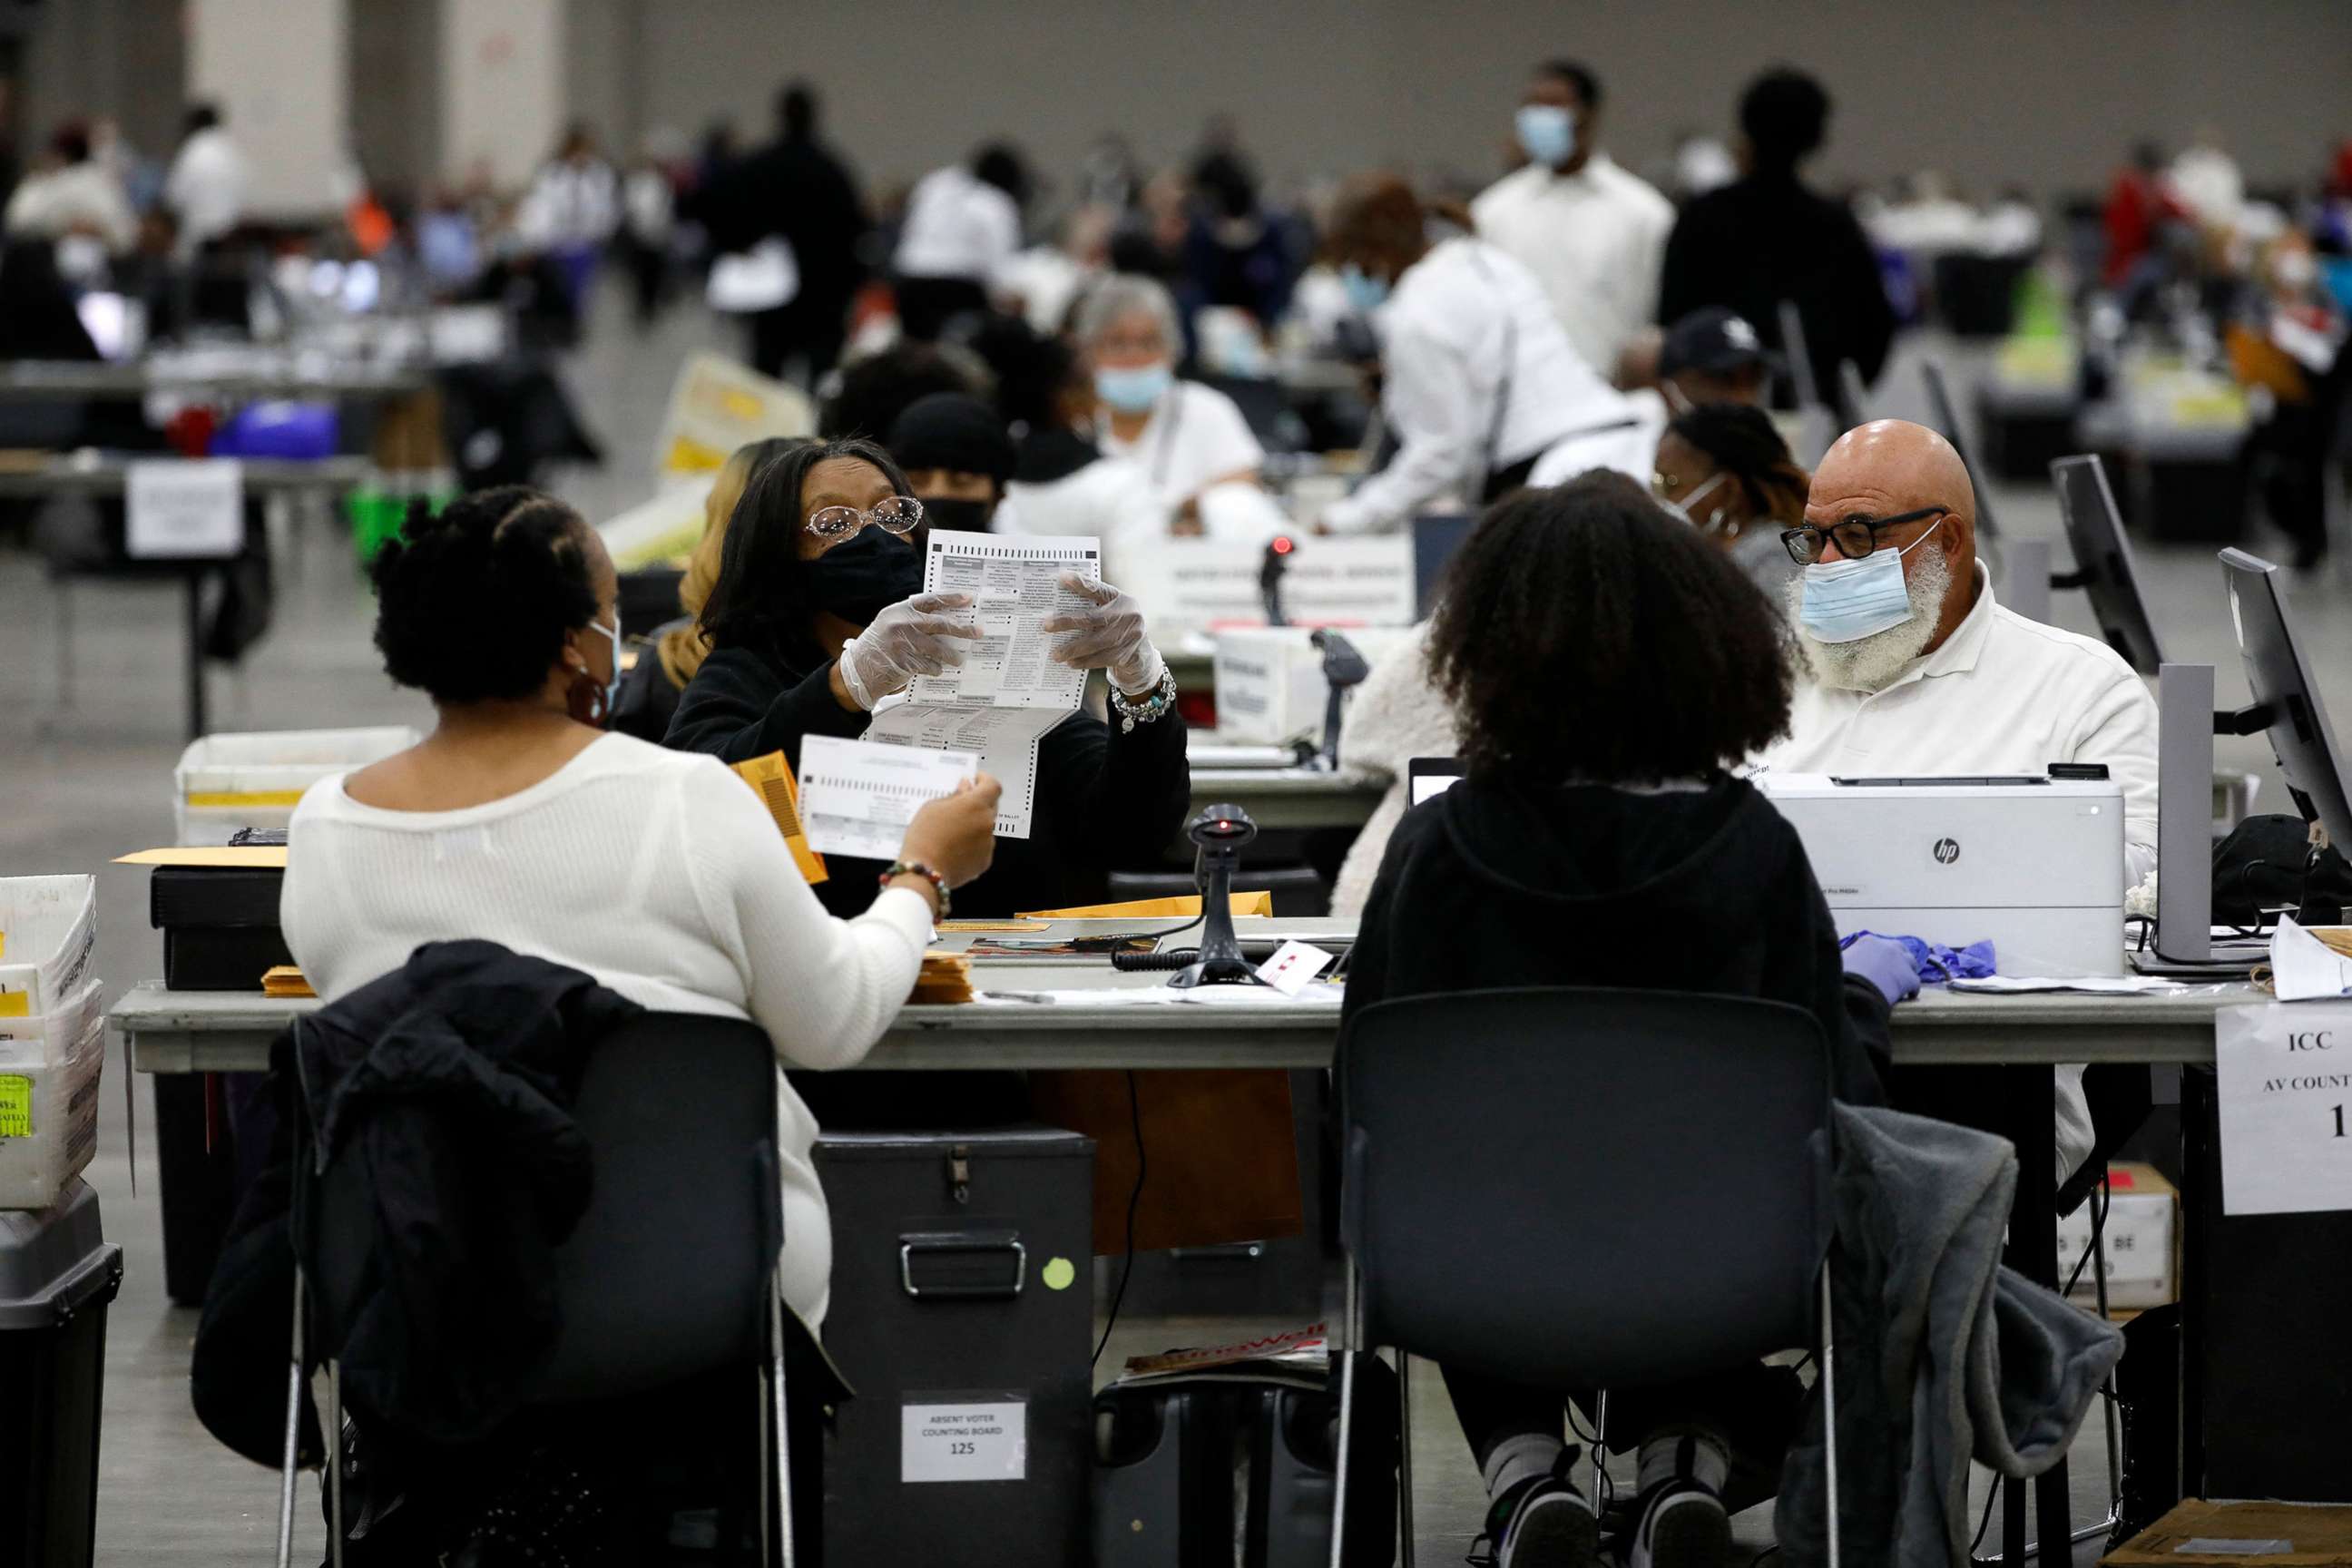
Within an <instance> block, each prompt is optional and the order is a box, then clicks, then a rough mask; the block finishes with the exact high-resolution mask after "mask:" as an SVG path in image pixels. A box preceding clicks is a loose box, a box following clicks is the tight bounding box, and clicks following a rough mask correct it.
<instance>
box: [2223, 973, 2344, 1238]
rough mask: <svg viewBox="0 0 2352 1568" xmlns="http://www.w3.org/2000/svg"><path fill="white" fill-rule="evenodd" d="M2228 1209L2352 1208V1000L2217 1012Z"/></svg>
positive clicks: (2225, 1202) (2255, 1212) (2293, 1211)
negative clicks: (2347, 1001) (2348, 1001)
mask: <svg viewBox="0 0 2352 1568" xmlns="http://www.w3.org/2000/svg"><path fill="white" fill-rule="evenodd" d="M2214 1031H2215V1032H2214V1039H2213V1065H2214V1073H2215V1089H2216V1093H2215V1100H2216V1107H2217V1110H2218V1121H2219V1127H2220V1131H2221V1212H2222V1213H2223V1214H2226V1215H2258V1214H2315V1213H2322V1212H2328V1211H2334V1210H2337V1209H2352V1003H2333V1002H2273V1003H2271V1004H2269V1005H2265V1006H2256V1007H2225V1008H2223V1009H2222V1010H2221V1012H2220V1013H2218V1014H2217V1015H2215V1016H2214Z"/></svg>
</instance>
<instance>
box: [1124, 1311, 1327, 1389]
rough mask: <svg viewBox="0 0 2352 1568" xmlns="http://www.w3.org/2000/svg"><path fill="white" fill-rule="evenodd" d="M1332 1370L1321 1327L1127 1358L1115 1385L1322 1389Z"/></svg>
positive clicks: (1324, 1333)
mask: <svg viewBox="0 0 2352 1568" xmlns="http://www.w3.org/2000/svg"><path fill="white" fill-rule="evenodd" d="M1330 1369H1331V1342H1330V1338H1329V1335H1328V1331H1326V1329H1325V1328H1324V1326H1323V1325H1322V1324H1321V1323H1317V1324H1316V1325H1315V1326H1314V1327H1312V1328H1306V1329H1294V1330H1291V1331H1289V1332H1287V1333H1278V1334H1268V1335H1266V1336H1265V1338H1264V1339H1257V1340H1247V1341H1244V1342H1242V1343H1239V1344H1231V1345H1214V1346H1209V1347H1204V1348H1202V1349H1198V1350H1171V1351H1163V1352H1160V1354H1158V1355H1139V1356H1130V1357H1129V1359H1128V1363H1127V1370H1126V1371H1124V1372H1122V1373H1119V1375H1118V1382H1119V1383H1120V1384H1122V1385H1123V1386H1127V1387H1134V1386H1137V1385H1139V1384H1142V1385H1149V1384H1161V1383H1179V1382H1192V1381H1198V1380H1202V1379H1232V1380H1234V1381H1237V1382H1249V1383H1287V1382H1296V1383H1298V1384H1301V1385H1302V1386H1306V1387H1311V1388H1321V1387H1322V1386H1324V1379H1325V1378H1327V1377H1328V1375H1329V1373H1330Z"/></svg>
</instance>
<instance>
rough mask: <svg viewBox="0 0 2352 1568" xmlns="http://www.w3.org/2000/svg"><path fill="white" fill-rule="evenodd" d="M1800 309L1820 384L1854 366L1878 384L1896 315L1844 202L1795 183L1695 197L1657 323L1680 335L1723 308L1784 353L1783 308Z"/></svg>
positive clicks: (1669, 245)
mask: <svg viewBox="0 0 2352 1568" xmlns="http://www.w3.org/2000/svg"><path fill="white" fill-rule="evenodd" d="M1781 300H1794V301H1795V302H1796V306H1797V315H1798V318H1799V319H1800V320H1801V321H1803V322H1804V324H1805V348H1806V351H1807V353H1809V354H1810V355H1811V358H1812V362H1813V376H1814V381H1815V384H1816V385H1819V386H1822V387H1824V388H1834V387H1835V386H1836V385H1837V384H1838V379H1837V378H1838V362H1839V361H1840V360H1849V359H1850V360H1852V361H1853V363H1854V368H1855V369H1857V370H1859V371H1860V372H1862V379H1863V380H1864V381H1865V382H1874V381H1876V380H1877V379H1878V373H1879V371H1880V370H1881V369H1882V368H1883V367H1884V366H1885V363H1886V350H1887V345H1888V344H1889V343H1890V342H1892V341H1893V339H1894V336H1895V311H1894V310H1893V308H1892V307H1890V306H1889V305H1888V304H1887V302H1886V288H1885V284H1884V283H1882V282H1881V281H1880V280H1879V276H1878V258H1877V255H1876V253H1875V252H1874V251H1873V250H1872V249H1871V247H1870V241H1869V239H1868V238H1866V237H1864V234H1863V232H1862V226H1861V225H1860V224H1858V223H1856V222H1855V221H1854V217H1853V213H1852V212H1851V211H1850V210H1848V208H1847V207H1846V205H1845V204H1844V203H1843V202H1840V201H1832V199H1830V198H1829V197H1827V196H1822V195H1814V194H1813V193H1812V192H1811V191H1809V190H1807V189H1806V188H1805V187H1804V185H1803V184H1801V183H1800V182H1799V181H1798V180H1797V179H1796V178H1795V177H1794V176H1793V175H1788V174H1779V175H1774V174H1751V175H1749V176H1748V178H1746V179H1744V180H1740V181H1738V182H1737V183H1736V184H1729V185H1726V186H1724V187H1723V188H1722V189H1721V190H1717V191H1709V192H1707V193H1706V195H1702V196H1694V197H1692V198H1691V201H1690V204H1689V205H1686V206H1685V207H1684V208H1683V212H1682V216H1681V217H1680V218H1679V219H1678V220H1676V222H1675V231H1674V233H1673V234H1672V235H1671V236H1670V237H1668V238H1667V240H1666V257H1665V262H1664V270H1663V275H1662V276H1661V278H1660V279H1659V286H1658V321H1659V323H1660V324H1661V325H1664V326H1672V325H1673V324H1674V323H1675V321H1679V320H1681V319H1682V318H1683V317H1684V316H1685V315H1686V314H1688V313H1689V312H1690V311H1693V310H1698V309H1699V308H1700V307H1701V306H1705V305H1724V306H1727V307H1729V308H1730V309H1732V310H1737V311H1738V312H1739V313H1740V314H1741V315H1743V316H1745V317H1747V318H1748V321H1751V322H1753V323H1754V324H1755V327H1756V331H1758V333H1759V334H1760V335H1761V336H1762V338H1763V340H1764V341H1765V342H1767V343H1769V344H1771V345H1772V346H1773V347H1775V348H1785V347H1786V345H1785V344H1783V343H1782V342H1780V301H1781Z"/></svg>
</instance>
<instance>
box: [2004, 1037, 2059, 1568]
mask: <svg viewBox="0 0 2352 1568" xmlns="http://www.w3.org/2000/svg"><path fill="white" fill-rule="evenodd" d="M2006 1076H2007V1077H2008V1079H2009V1080H2010V1082H2009V1085H2008V1092H2007V1093H2006V1094H2005V1095H2004V1096H2003V1099H2004V1100H2005V1102H2006V1104H2007V1106H2008V1109H2009V1115H2010V1131H2009V1137H2010V1142H2012V1143H2014V1144H2015V1145H2016V1146H2017V1194H2016V1197H2015V1199H2014V1200H2013V1202H2012V1205H2011V1209H2010V1216H2009V1266H2010V1267H2011V1268H2014V1269H2016V1270H2017V1271H2018V1272H2019V1273H2020V1274H2021V1275H2023V1276H2024V1277H2025V1278H2026V1279H2031V1280H2032V1281H2033V1282H2034V1283H2035V1284H2037V1285H2046V1286H2048V1287H2049V1288H2050V1289H2053V1290H2055V1289H2058V1288H2059V1286H2060V1285H2061V1284H2062V1283H2063V1281H2062V1280H2060V1279H2059V1278H2058V1169H2057V1154H2056V1148H2055V1144H2054V1138H2055V1135H2056V1131H2057V1126H2058V1104H2057V1080H2056V1076H2055V1074H2054V1073H2053V1070H2052V1069H2051V1068H2046V1067H2029V1068H2011V1069H2010V1070H2009V1071H2008V1073H2007V1075H2006ZM2066 1469H2067V1466H2066V1461H2065V1460H2064V1459H2063V1458H2061V1459H2060V1460H2059V1461H2058V1462H2057V1463H2056V1464H2055V1465H2053V1466H2052V1467H2051V1468H2049V1470H2047V1471H2046V1472H2044V1473H2043V1474H2042V1477H2041V1478H2040V1479H2037V1480H2036V1481H2035V1482H2034V1483H2033V1488H2034V1492H2033V1500H2034V1505H2035V1506H2034V1536H2035V1539H2036V1543H2037V1553H2038V1556H2039V1558H2040V1560H2041V1563H2042V1568H2053V1565H2055V1564H2067V1563H2072V1562H2073V1561H2074V1548H2073V1546H2072V1544H2071V1542H2072V1539H2073V1536H2074V1510H2073V1498H2072V1496H2071V1495H2070V1493H2069V1489H2068V1488H2069V1480H2068V1477H2067V1474H2066ZM2024 1491H2025V1489H2024V1486H2023V1485H2022V1484H2021V1483H2018V1484H2015V1485H2014V1486H2013V1487H2012V1488H2011V1489H2005V1490H2004V1496H2003V1503H2004V1506H2005V1507H2006V1508H2007V1510H2008V1518H2007V1520H2006V1521H2004V1530H2003V1535H2002V1541H2003V1547H2004V1556H2005V1558H2006V1560H2007V1561H2008V1562H2010V1563H2022V1562H2023V1561H2024V1552H2023V1545H2024V1543H2023V1542H2022V1541H2021V1540H2020V1539H2019V1538H2020V1537H2021V1535H2022V1534H2023V1532H2024V1528H2025V1521H2024V1510H2023V1507H2022V1506H2021V1505H2022V1504H2023V1502H2024V1500H2025V1499H2024Z"/></svg>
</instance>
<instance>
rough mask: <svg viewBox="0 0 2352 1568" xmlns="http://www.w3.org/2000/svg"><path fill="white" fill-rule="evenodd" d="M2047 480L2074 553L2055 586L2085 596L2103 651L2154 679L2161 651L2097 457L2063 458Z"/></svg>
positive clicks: (2122, 528) (2051, 470)
mask: <svg viewBox="0 0 2352 1568" xmlns="http://www.w3.org/2000/svg"><path fill="white" fill-rule="evenodd" d="M2050 478H2051V480H2052V481H2053V483H2055V484H2056V485H2057V487H2058V515H2059V517H2060V518H2062V519H2063V521H2064V522H2065V524H2066V538H2067V541H2068V542H2070V543H2071V544H2073V545H2074V575H2073V576H2072V577H2068V578H2063V579H2060V580H2059V581H2058V582H2057V583H2056V584H2053V585H2054V586H2059V587H2079V588H2081V589H2082V590H2083V591H2084V593H2085V594H2087V595H2090V599H2091V613H2092V614H2093V615H2094V616H2097V617H2098V622H2099V632H2100V635H2101V636H2103V637H2105V638H2106V639H2107V646H2108V647H2112V648H2114V649H2115V650H2116V652H2117V653H2119V654H2121V655H2123V656H2124V658H2125V660H2126V662H2127V663H2128V664H2130V666H2131V667H2132V668H2134V669H2136V670H2138V671H2139V672H2140V673H2141V674H2142V675H2154V674H2155V673H2156V672H2157V668H2158V666H2159V665H2161V664H2162V663H2163V662H2164V650H2163V645H2162V644H2161V643H2159V642H2158V640H2157V636H2156V626H2155V625H2154V623H2152V622H2151V621H2149V619H2148V618H2147V604H2146V603H2145V602H2144V601H2143V600H2142V599H2141V598H2140V595H2139V579H2138V577H2137V574H2135V573H2134V571H2133V569H2132V550H2131V541H2130V540H2129V539H2127V538H2126V537H2125V534H2124V521H2123V516H2122V514H2121V513H2120V512H2118V511H2117V510H2116V494H2115V491H2114V490H2113V489H2109V488H2108V486H2107V470H2106V466H2105V464H2103V463H2102V462H2100V460H2099V459H2098V458H2096V457H2091V456H2085V457H2078V458H2059V459H2058V460H2057V461H2056V462H2053V463H2052V464H2051V465H2050Z"/></svg>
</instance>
